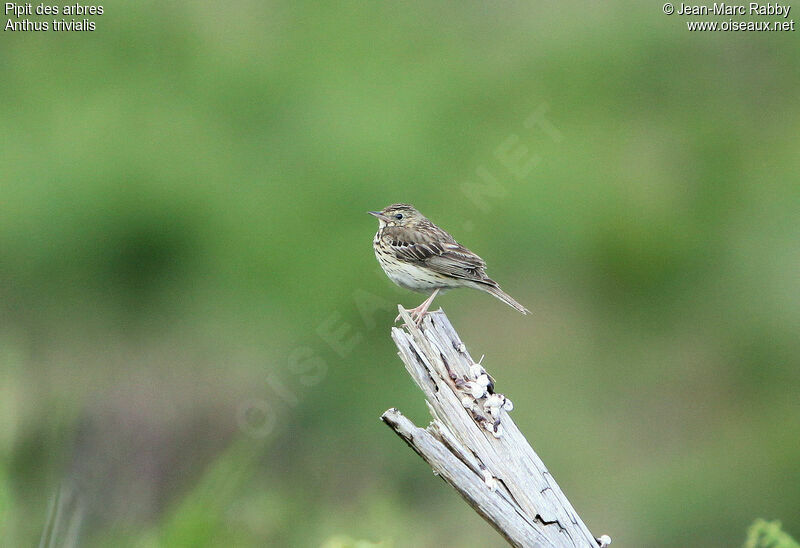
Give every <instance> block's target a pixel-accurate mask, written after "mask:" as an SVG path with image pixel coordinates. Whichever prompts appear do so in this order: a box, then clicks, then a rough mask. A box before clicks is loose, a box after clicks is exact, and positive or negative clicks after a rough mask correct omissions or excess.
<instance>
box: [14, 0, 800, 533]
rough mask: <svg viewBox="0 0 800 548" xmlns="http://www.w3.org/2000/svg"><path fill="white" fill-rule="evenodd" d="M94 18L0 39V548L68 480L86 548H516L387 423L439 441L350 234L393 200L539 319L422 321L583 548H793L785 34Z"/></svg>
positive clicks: (384, 13)
mask: <svg viewBox="0 0 800 548" xmlns="http://www.w3.org/2000/svg"><path fill="white" fill-rule="evenodd" d="M95 20H96V22H97V30H96V31H95V32H93V33H69V34H55V33H47V34H35V33H9V32H6V33H3V36H2V38H0V40H2V48H0V71H1V72H2V74H3V84H2V85H0V128H1V129H2V131H1V132H0V134H1V135H2V136H3V142H2V157H3V161H2V167H3V169H2V175H1V176H0V281H1V282H2V283H0V303H2V304H1V305H0V510H2V511H1V512H0V524H1V525H2V528H3V529H2V532H0V536H2V538H3V539H4V542H8V543H9V545H15V546H25V545H31V544H34V543H35V542H37V541H38V539H39V538H41V535H42V533H43V531H45V530H46V528H47V526H48V517H47V516H48V504H49V503H50V502H51V501H53V500H56V499H54V497H55V495H56V493H58V492H59V489H60V486H62V485H64V484H65V482H67V484H68V485H70V486H71V487H70V490H69V492H70V493H71V495H70V497H61V498H59V499H58V500H68V501H69V504H68V505H66V506H64V508H63V510H64V511H63V512H61V513H60V514H58V515H59V517H58V519H59V520H61V522H62V526H63V527H64V528H65V529H61V530H62V531H63V530H66V529H68V528H69V526H70V525H74V526H75V527H79V530H80V539H81V541H82V545H86V546H187V545H190V546H226V545H243V546H248V545H249V546H265V545H269V546H319V545H323V544H324V543H326V542H327V543H328V544H327V545H331V543H335V542H340V541H341V543H343V544H345V545H346V544H347V542H349V540H347V539H366V540H367V541H369V542H383V543H384V544H385V545H389V546H397V547H398V548H399V547H403V546H414V547H421V546H476V545H485V546H502V545H503V542H502V539H501V538H500V537H499V536H498V535H497V534H496V533H495V532H494V531H493V530H492V529H491V528H490V527H489V526H488V525H487V524H485V523H483V521H482V520H481V519H480V518H479V517H478V516H477V515H475V514H474V512H472V511H471V510H470V509H469V508H468V507H467V506H466V505H465V504H464V503H463V502H462V501H461V500H460V498H459V497H458V496H457V495H455V494H454V493H453V492H452V491H451V489H449V488H448V487H447V486H445V485H443V484H442V483H441V482H439V481H436V479H435V478H434V477H433V476H431V474H430V472H429V470H428V469H427V467H426V466H425V465H424V463H422V462H421V461H420V460H419V459H418V458H416V457H415V456H414V455H413V454H411V453H410V452H409V451H408V450H407V449H406V448H405V447H404V446H403V445H402V444H401V443H399V442H398V440H397V439H396V437H395V436H394V435H392V434H391V433H390V432H389V431H387V430H386V429H385V427H384V426H383V425H381V423H380V422H379V420H378V417H379V415H380V414H381V413H382V412H383V411H384V410H385V409H386V408H388V407H391V406H396V407H398V408H400V409H402V410H403V411H404V412H405V413H406V414H408V415H409V416H411V417H412V418H413V419H414V420H415V421H416V422H418V423H424V422H425V421H426V420H427V411H426V409H425V406H424V403H423V402H422V401H421V399H420V396H419V393H418V391H416V390H415V389H414V387H413V386H412V383H411V381H410V380H409V379H408V377H407V375H406V374H405V373H404V371H403V369H402V365H401V363H400V362H399V360H398V359H397V358H396V356H395V349H394V347H393V345H392V343H391V341H390V339H389V336H388V329H389V326H390V324H391V320H392V318H393V317H394V315H395V312H394V311H393V307H394V303H396V302H400V303H402V304H404V305H406V306H412V305H416V304H418V303H419V302H420V300H421V297H420V296H418V295H413V294H410V293H407V292H404V291H402V290H399V289H397V288H395V287H394V286H392V285H391V284H390V282H389V281H388V280H387V279H386V278H385V276H384V275H383V273H382V272H380V270H379V268H378V266H377V263H376V261H375V259H374V257H373V254H372V249H371V239H372V236H373V234H374V231H375V229H376V226H375V222H374V219H372V218H371V217H368V216H367V215H366V214H365V212H366V211H368V210H373V209H377V208H380V207H383V206H385V205H387V204H389V203H391V202H397V201H405V202H411V203H413V204H415V205H416V206H417V207H418V208H419V209H420V210H421V211H422V212H423V213H425V214H427V215H428V216H430V217H431V218H432V219H433V220H434V221H435V222H437V223H438V224H440V225H441V226H443V227H444V228H446V229H448V230H449V231H450V232H452V233H453V235H454V236H455V237H456V238H457V239H459V241H461V242H462V243H464V244H465V245H467V246H468V247H470V248H471V249H473V250H474V251H476V252H477V253H479V254H480V255H481V256H483V257H484V258H485V259H486V260H487V262H488V263H489V273H490V274H491V275H492V277H493V278H495V279H497V280H498V281H499V282H500V283H501V284H502V285H503V287H504V289H506V290H507V291H508V292H509V293H510V294H511V295H513V296H514V297H515V298H517V299H518V300H519V301H520V302H522V303H523V304H525V305H526V306H527V307H528V308H529V309H531V310H532V311H534V314H533V316H532V317H522V316H520V315H518V314H516V313H514V312H513V311H512V310H511V309H509V308H508V307H505V306H503V305H502V304H501V303H499V302H497V301H495V300H494V299H491V298H490V297H488V296H486V295H482V294H478V293H476V292H469V291H459V292H452V293H449V294H447V295H445V296H443V297H442V298H440V299H437V303H438V304H439V305H441V306H443V307H444V308H445V309H446V310H447V312H448V314H449V316H450V318H451V320H452V322H453V323H454V325H455V326H456V327H457V328H458V329H459V331H460V333H461V335H462V337H463V338H464V340H465V341H467V342H468V346H469V347H470V350H471V352H472V354H473V355H476V356H480V355H481V354H484V353H485V354H486V359H485V361H484V363H485V365H486V366H487V367H488V368H489V370H490V371H491V372H492V373H493V374H494V375H495V377H497V379H498V389H499V390H501V391H503V392H505V393H506V394H508V396H509V397H511V398H512V399H513V401H514V403H515V411H514V416H515V420H516V421H517V423H518V424H519V426H520V427H521V429H522V430H523V431H524V432H526V433H527V434H528V437H529V439H530V441H531V443H532V445H533V446H534V447H535V448H536V449H537V451H538V452H539V453H540V455H541V456H542V458H543V460H544V461H545V462H546V463H547V464H548V466H549V468H550V469H551V471H552V472H553V474H554V476H555V477H556V479H557V480H558V481H559V483H560V485H561V486H562V488H563V490H564V491H565V492H566V493H567V495H568V496H569V498H570V500H571V501H572V503H573V504H574V506H575V508H576V509H577V510H578V512H579V513H580V514H581V516H582V517H583V519H584V520H585V521H586V522H587V524H588V525H589V527H590V528H591V529H592V531H593V532H596V533H597V534H598V535H599V534H603V533H607V534H609V535H611V536H612V538H613V539H614V545H615V546H621V547H624V546H648V547H660V546H664V547H671V546H732V545H738V544H739V543H740V542H741V530H742V524H744V523H749V522H750V521H751V520H752V519H753V516H755V515H770V516H776V517H778V518H780V519H781V520H782V521H783V523H784V524H785V525H786V528H787V530H789V531H797V530H800V516H799V515H798V513H797V511H796V510H797V508H800V489H798V485H800V475H799V474H800V472H798V470H800V469H799V468H798V466H797V463H798V462H800V445H799V444H798V443H797V440H798V439H800V420H798V419H800V406H798V398H797V394H798V390H799V389H800V368H798V361H799V358H800V339H798V337H797V333H798V328H800V306H798V305H800V283H799V279H800V277H798V267H800V254H799V253H798V251H799V248H798V243H799V242H800V240H798V231H797V227H798V221H799V220H800V213H798V211H799V210H798V207H797V204H798V203H800V185H799V184H798V182H800V181H799V180H798V173H800V155H798V154H797V152H798V147H800V131H799V130H800V103H798V101H797V94H798V90H799V89H800V50H799V49H798V48H797V43H796V35H795V34H794V33H785V34H764V33H741V32H740V33H689V32H688V31H686V30H685V22H684V20H683V19H681V18H680V17H679V16H672V17H667V16H665V15H663V14H662V13H661V10H660V6H656V5H649V4H647V3H637V2H614V3H609V2H604V3H595V4H591V5H589V4H577V3H566V4H559V5H558V6H555V5H552V6H551V5H535V4H531V3H510V4H503V5H502V6H500V5H494V4H491V5H490V4H481V3H474V2H473V3H466V4H463V3H459V4H456V3H434V4H431V3H421V2H414V3H404V4H395V3H345V4H341V3H335V4H334V3H330V4H319V3H254V2H246V3H239V4H234V5H231V6H225V7H224V8H223V7H222V6H221V5H219V4H217V3H210V2H193V3H187V2H177V3H174V2H173V3H156V2H136V3H134V2H130V3H122V2H115V3H112V4H111V5H106V6H105V13H104V14H103V15H102V16H101V17H99V18H96V19H95ZM534 113H540V118H539V119H538V122H537V123H530V117H531V116H532V115H533V114H534ZM526 122H528V123H526ZM544 122H546V124H545V123H544ZM548 124H549V125H548ZM519 147H524V149H520V148H519ZM514 153H521V154H522V159H521V160H520V162H522V163H524V162H525V161H526V159H527V160H530V159H531V158H534V157H535V159H536V160H537V161H536V162H535V165H533V166H532V169H531V170H530V172H525V170H524V169H522V168H520V166H519V164H514V163H513V162H512V161H510V160H508V159H507V156H508V155H511V156H513V154H514ZM504 158H505V159H504ZM509 162H511V163H509ZM509 166H511V167H509ZM521 169H522V171H520V170H521ZM492 180H493V181H495V182H494V183H492V182H491V181H492ZM487 181H490V182H487ZM475 188H478V195H477V197H476V194H475ZM470 189H472V190H470ZM332 333H333V335H332ZM64 504H66V503H64ZM54 515H55V514H54ZM53 519H55V518H53ZM51 525H52V524H51ZM337 539H338V540H337Z"/></svg>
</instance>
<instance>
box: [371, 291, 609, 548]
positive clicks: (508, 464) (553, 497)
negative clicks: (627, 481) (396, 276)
mask: <svg viewBox="0 0 800 548" xmlns="http://www.w3.org/2000/svg"><path fill="white" fill-rule="evenodd" d="M399 310H400V315H401V316H402V318H403V320H404V322H405V325H404V326H403V327H402V328H398V327H393V328H392V339H394V341H395V344H396V345H397V348H398V349H399V355H400V358H401V359H402V360H403V363H405V366H406V369H407V370H408V372H409V374H410V375H411V377H412V378H413V379H414V382H416V384H417V386H419V388H420V389H421V390H422V392H423V393H424V394H425V399H426V401H427V403H428V409H429V410H430V412H431V416H432V417H433V421H432V422H431V423H430V425H429V426H428V427H427V428H419V427H417V426H415V425H414V424H413V423H412V422H411V421H410V420H408V419H407V418H406V417H404V416H403V415H402V413H400V411H398V410H397V409H394V408H392V409H389V410H388V411H386V412H385V413H384V414H383V416H382V417H381V419H382V420H383V421H384V422H385V423H386V424H387V425H389V427H391V428H392V429H393V430H394V431H395V432H396V433H397V434H398V435H399V436H400V437H401V438H403V439H404V440H405V441H406V442H407V443H408V445H409V446H411V448H413V449H414V450H415V451H416V452H417V453H418V454H419V455H420V456H421V457H422V458H423V459H424V460H425V461H426V462H427V463H428V464H429V465H430V466H431V468H433V471H434V472H435V473H436V474H437V475H439V476H440V477H442V478H443V479H444V480H445V481H446V482H447V483H449V484H450V485H452V486H453V487H454V488H455V489H456V490H457V491H458V492H459V493H460V494H461V496H462V497H463V498H464V500H466V501H467V502H468V503H469V504H470V505H471V506H472V507H473V508H474V509H475V511H476V512H478V513H479V514H480V515H481V516H482V517H483V518H484V519H485V520H486V521H488V522H489V523H490V524H491V525H492V526H493V527H494V528H495V529H496V530H497V531H498V532H499V533H500V534H501V535H503V537H505V539H506V540H507V541H508V542H509V543H510V544H511V545H513V546H523V547H534V546H540V547H550V546H557V547H562V546H563V547H575V546H580V547H591V548H597V547H598V546H600V545H602V544H606V543H607V542H609V541H610V539H608V537H607V536H605V535H604V536H603V537H601V538H602V540H601V541H598V539H595V537H593V536H592V534H591V533H590V532H589V529H588V528H587V527H586V525H585V524H584V523H583V521H582V520H581V518H580V516H578V514H577V513H576V512H575V509H574V508H573V507H572V505H571V504H570V503H569V501H568V500H567V497H566V496H564V493H563V492H562V491H561V489H560V488H559V487H558V485H557V484H556V482H555V480H554V479H553V477H552V476H551V475H550V472H548V471H547V467H546V466H545V465H544V463H543V462H542V460H541V459H540V458H539V457H538V455H536V453H535V452H534V451H533V449H532V448H531V446H530V445H529V444H528V442H527V440H526V439H525V437H524V436H523V435H522V433H521V432H520V431H519V429H518V428H517V426H516V424H514V421H513V420H511V417H510V416H509V412H510V411H511V410H512V409H513V404H512V403H511V400H510V399H509V398H507V397H506V396H504V395H503V394H499V393H496V392H495V390H494V381H493V379H492V378H491V377H490V376H489V374H488V373H487V372H486V370H485V369H484V368H483V366H482V365H481V364H480V363H476V362H475V361H474V360H473V359H472V357H471V356H470V355H469V353H468V352H467V349H466V346H465V345H464V343H463V342H461V339H460V338H459V337H458V334H457V333H456V331H455V329H453V326H452V325H451V324H450V321H449V320H448V319H447V316H445V314H444V312H442V311H441V310H440V311H437V312H432V313H430V314H428V315H426V316H425V317H424V319H423V321H422V323H421V325H420V326H419V327H417V326H416V325H415V324H414V322H412V320H411V318H410V317H409V315H408V313H407V312H406V310H405V309H404V308H402V307H399ZM606 539H608V541H607V540H606Z"/></svg>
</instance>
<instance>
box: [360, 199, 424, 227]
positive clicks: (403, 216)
mask: <svg viewBox="0 0 800 548" xmlns="http://www.w3.org/2000/svg"><path fill="white" fill-rule="evenodd" d="M367 213H369V214H370V215H374V216H375V217H377V218H378V223H379V224H380V228H383V227H385V226H405V227H413V226H415V225H416V224H418V223H419V222H421V221H424V220H426V219H425V216H424V215H422V213H420V212H419V211H417V210H416V209H414V206H412V205H410V204H392V205H390V206H387V207H385V208H383V209H382V210H380V211H368V212H367Z"/></svg>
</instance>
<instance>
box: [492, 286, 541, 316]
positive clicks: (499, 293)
mask: <svg viewBox="0 0 800 548" xmlns="http://www.w3.org/2000/svg"><path fill="white" fill-rule="evenodd" d="M480 288H481V289H483V290H484V291H486V292H487V293H490V294H492V295H494V296H495V297H497V298H498V299H500V300H501V301H503V302H504V303H506V304H507V305H508V306H510V307H512V308H516V309H517V310H519V311H520V312H522V313H523V314H530V313H531V311H530V310H528V309H527V308H525V307H524V306H522V305H521V304H519V303H518V302H517V301H515V300H514V298H513V297H512V296H511V295H509V294H508V293H506V292H505V291H503V290H502V289H500V287H499V286H497V285H491V284H485V285H483V284H482V285H481V287H480Z"/></svg>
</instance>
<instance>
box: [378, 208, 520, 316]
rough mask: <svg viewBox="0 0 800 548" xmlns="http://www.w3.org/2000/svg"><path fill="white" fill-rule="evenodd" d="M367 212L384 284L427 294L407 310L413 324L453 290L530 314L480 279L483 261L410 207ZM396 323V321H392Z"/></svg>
mask: <svg viewBox="0 0 800 548" xmlns="http://www.w3.org/2000/svg"><path fill="white" fill-rule="evenodd" d="M367 213H369V214H370V215H373V216H374V217H377V218H378V232H376V233H375V238H374V240H373V241H372V246H373V248H374V249H375V257H376V258H377V259H378V263H380V265H381V268H383V271H384V272H385V273H386V275H387V276H388V277H389V279H390V280H392V281H393V282H394V283H396V284H397V285H399V286H400V287H403V288H405V289H411V290H413V291H418V292H421V293H427V294H429V295H430V296H429V297H428V298H427V299H426V300H425V301H424V302H423V303H422V304H421V305H419V306H418V307H416V308H414V309H412V310H410V311H409V312H410V313H411V318H412V319H413V320H414V321H415V322H416V323H417V325H419V324H420V323H421V322H422V317H423V316H424V315H425V314H426V313H427V311H428V308H429V307H430V305H431V303H432V302H433V299H434V298H435V297H436V295H437V294H438V293H440V292H444V291H446V290H449V289H454V288H457V287H471V288H473V289H479V290H481V291H485V292H486V293H489V294H490V295H493V296H495V297H497V298H498V299H500V300H501V301H503V302H504V303H506V304H507V305H509V306H510V307H512V308H515V309H516V310H518V311H519V312H521V313H523V314H530V310H528V309H527V308H525V307H524V306H522V305H521V304H520V303H518V302H517V301H516V300H514V298H513V297H511V295H509V294H508V293H506V292H505V291H503V290H502V289H500V285H499V284H498V283H497V282H495V281H494V280H493V279H491V278H490V277H489V276H487V275H486V262H485V261H484V260H483V259H481V258H480V257H479V256H478V255H476V254H475V253H473V252H472V251H470V250H469V249H467V248H466V247H464V246H463V245H461V244H459V243H458V242H457V241H456V240H455V238H453V237H452V236H451V235H450V234H448V233H447V232H445V231H444V230H443V229H441V228H439V227H438V226H436V225H435V224H433V223H432V222H431V221H430V220H429V219H428V218H427V217H425V216H424V215H423V214H422V213H420V212H419V211H417V210H416V208H415V207H414V206H412V205H411V204H392V205H390V206H387V207H385V208H383V209H382V210H380V211H368V212H367ZM399 319H400V316H398V317H397V318H395V321H397V320H399Z"/></svg>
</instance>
